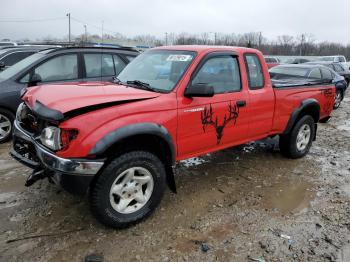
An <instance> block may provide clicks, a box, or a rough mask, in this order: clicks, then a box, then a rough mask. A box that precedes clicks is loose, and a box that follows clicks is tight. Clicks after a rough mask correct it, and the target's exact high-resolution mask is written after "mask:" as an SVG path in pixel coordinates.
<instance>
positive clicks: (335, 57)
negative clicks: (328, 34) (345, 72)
mask: <svg viewBox="0 0 350 262" xmlns="http://www.w3.org/2000/svg"><path fill="white" fill-rule="evenodd" d="M319 60H320V61H326V62H334V63H341V64H342V65H343V66H344V67H345V68H347V69H350V68H349V67H350V63H349V62H347V61H346V58H345V56H343V55H333V56H323V57H320V58H319Z"/></svg>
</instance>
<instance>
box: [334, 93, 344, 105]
mask: <svg viewBox="0 0 350 262" xmlns="http://www.w3.org/2000/svg"><path fill="white" fill-rule="evenodd" d="M342 101H343V92H342V91H340V90H337V93H336V95H335V98H334V107H333V108H334V109H338V108H339V107H340V104H341V102H342Z"/></svg>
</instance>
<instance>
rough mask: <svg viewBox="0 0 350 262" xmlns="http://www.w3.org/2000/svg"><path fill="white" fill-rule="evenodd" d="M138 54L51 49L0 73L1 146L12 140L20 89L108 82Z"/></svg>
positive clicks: (134, 51)
mask: <svg viewBox="0 0 350 262" xmlns="http://www.w3.org/2000/svg"><path fill="white" fill-rule="evenodd" d="M138 54H139V53H138V52H137V51H136V50H133V49H130V48H96V47H65V48H50V49H45V50H42V51H39V52H37V53H35V54H33V55H31V56H28V57H27V58H25V59H23V60H22V61H20V62H18V63H16V64H15V65H13V66H12V67H10V68H8V69H6V70H5V71H3V72H1V73H0V143H1V142H4V141H7V140H8V139H10V137H11V130H12V122H13V120H14V116H15V112H16V110H17V107H18V105H19V104H20V102H21V99H20V91H21V90H22V88H24V87H27V86H34V85H37V84H46V83H65V82H70V83H71V82H84V81H89V82H91V81H111V80H113V77H114V76H116V75H118V74H119V73H120V71H122V70H123V69H124V67H125V66H126V65H127V64H128V63H129V61H131V60H132V59H133V58H135V57H136V56H137V55H138Z"/></svg>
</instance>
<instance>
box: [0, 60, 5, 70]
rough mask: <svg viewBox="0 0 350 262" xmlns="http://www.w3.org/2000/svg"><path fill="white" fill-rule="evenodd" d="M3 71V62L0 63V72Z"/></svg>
mask: <svg viewBox="0 0 350 262" xmlns="http://www.w3.org/2000/svg"><path fill="white" fill-rule="evenodd" d="M4 69H5V63H4V62H3V61H1V62H0V71H2V70H4Z"/></svg>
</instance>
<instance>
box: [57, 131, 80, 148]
mask: <svg viewBox="0 0 350 262" xmlns="http://www.w3.org/2000/svg"><path fill="white" fill-rule="evenodd" d="M77 135H78V130H75V129H61V149H65V148H66V147H68V145H69V144H70V142H71V141H72V140H73V139H75V138H76V137H77Z"/></svg>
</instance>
